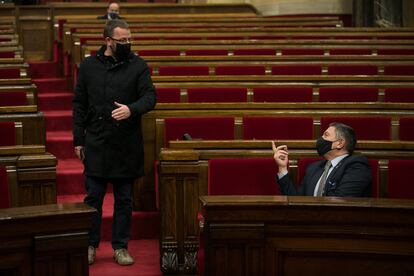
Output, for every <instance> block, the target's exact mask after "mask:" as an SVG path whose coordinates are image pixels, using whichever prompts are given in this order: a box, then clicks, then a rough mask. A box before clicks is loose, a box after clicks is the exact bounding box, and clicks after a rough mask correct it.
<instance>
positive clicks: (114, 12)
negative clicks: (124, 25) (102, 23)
mask: <svg viewBox="0 0 414 276" xmlns="http://www.w3.org/2000/svg"><path fill="white" fill-rule="evenodd" d="M106 11H107V13H106V14H105V15H102V16H98V17H97V19H106V20H114V19H122V17H120V16H119V3H118V2H116V1H111V2H109V6H108V9H107V10H106Z"/></svg>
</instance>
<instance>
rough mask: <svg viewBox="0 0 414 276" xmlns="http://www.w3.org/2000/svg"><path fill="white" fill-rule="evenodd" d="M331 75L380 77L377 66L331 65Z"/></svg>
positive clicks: (329, 69)
mask: <svg viewBox="0 0 414 276" xmlns="http://www.w3.org/2000/svg"><path fill="white" fill-rule="evenodd" d="M328 74H329V75H378V67H377V66H376V65H344V64H341V65H329V66H328Z"/></svg>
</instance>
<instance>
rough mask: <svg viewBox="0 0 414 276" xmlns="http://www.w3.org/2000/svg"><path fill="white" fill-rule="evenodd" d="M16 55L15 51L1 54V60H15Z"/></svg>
mask: <svg viewBox="0 0 414 276" xmlns="http://www.w3.org/2000/svg"><path fill="white" fill-rule="evenodd" d="M15 56H16V53H15V52H13V51H4V52H0V58H14V57H15Z"/></svg>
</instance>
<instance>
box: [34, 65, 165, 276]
mask: <svg viewBox="0 0 414 276" xmlns="http://www.w3.org/2000/svg"><path fill="white" fill-rule="evenodd" d="M30 74H31V77H32V80H33V82H34V83H35V84H36V86H37V92H38V106H39V110H40V111H42V112H43V113H44V114H45V120H46V149H47V151H49V152H51V153H52V154H53V155H55V156H56V158H57V159H58V165H57V169H56V170H57V176H56V189H57V195H58V202H59V203H63V202H81V201H83V198H84V196H85V195H84V193H85V188H84V176H83V165H82V163H81V162H80V161H79V160H78V159H77V158H76V157H75V155H74V149H73V142H72V95H73V93H72V91H70V89H69V87H68V81H67V79H65V78H63V77H61V76H62V74H61V73H60V66H59V65H58V64H57V63H55V62H32V63H30ZM113 204H114V199H113V194H112V188H111V186H110V185H109V186H108V194H107V195H106V197H105V201H104V206H103V220H102V240H103V242H102V243H101V246H100V248H99V249H98V251H97V260H96V263H95V264H93V265H92V266H90V275H96V276H97V275H99V276H101V275H102V276H105V275H122V276H124V275H162V274H161V272H160V269H159V249H158V240H157V239H158V236H159V227H160V222H159V220H160V218H159V213H158V212H134V213H133V217H132V226H131V241H130V243H129V251H130V253H131V255H132V256H134V257H135V260H136V263H135V264H134V265H132V266H127V267H122V266H119V265H118V264H116V263H115V262H114V261H113V259H112V248H111V244H110V239H111V228H112V210H113Z"/></svg>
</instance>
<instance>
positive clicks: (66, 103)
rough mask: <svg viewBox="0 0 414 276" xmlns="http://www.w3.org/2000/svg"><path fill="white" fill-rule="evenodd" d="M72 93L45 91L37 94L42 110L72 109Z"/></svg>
mask: <svg viewBox="0 0 414 276" xmlns="http://www.w3.org/2000/svg"><path fill="white" fill-rule="evenodd" d="M72 98H73V94H72V93H67V92H61V93H43V94H38V95H37V102H38V107H39V110H40V111H53V110H55V111H57V110H72Z"/></svg>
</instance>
